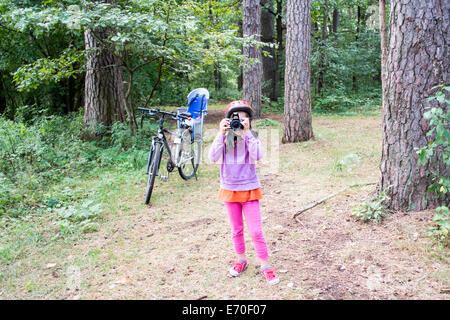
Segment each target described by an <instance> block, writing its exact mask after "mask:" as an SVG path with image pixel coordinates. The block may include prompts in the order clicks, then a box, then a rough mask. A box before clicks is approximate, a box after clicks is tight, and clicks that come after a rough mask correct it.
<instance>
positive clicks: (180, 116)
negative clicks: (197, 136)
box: [138, 107, 192, 120]
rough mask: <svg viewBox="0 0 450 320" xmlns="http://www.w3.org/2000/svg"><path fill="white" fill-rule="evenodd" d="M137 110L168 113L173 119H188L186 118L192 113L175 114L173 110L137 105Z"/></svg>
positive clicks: (152, 113) (150, 112) (149, 112)
mask: <svg viewBox="0 0 450 320" xmlns="http://www.w3.org/2000/svg"><path fill="white" fill-rule="evenodd" d="M138 110H142V111H147V112H148V114H149V115H155V114H163V115H168V116H171V117H172V119H174V120H178V119H179V118H181V119H183V118H184V119H188V118H190V117H192V115H191V114H190V113H179V114H176V113H175V112H168V111H161V110H159V109H148V108H140V107H138Z"/></svg>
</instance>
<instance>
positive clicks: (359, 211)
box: [352, 188, 389, 223]
mask: <svg viewBox="0 0 450 320" xmlns="http://www.w3.org/2000/svg"><path fill="white" fill-rule="evenodd" d="M387 189H388V188H386V189H385V190H383V191H382V192H381V193H380V194H379V195H378V196H376V197H374V198H372V199H371V200H370V201H365V202H363V203H362V204H360V205H358V207H356V208H354V209H352V216H353V217H355V218H356V219H358V220H361V221H363V222H367V221H370V220H375V221H376V222H377V223H378V222H380V221H381V220H382V219H383V218H384V217H386V216H387V215H388V214H389V212H388V211H387V208H386V206H385V205H384V204H383V203H385V201H386V200H388V199H389V197H388V195H387V194H386V191H387Z"/></svg>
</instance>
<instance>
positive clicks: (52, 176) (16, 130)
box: [0, 114, 157, 216]
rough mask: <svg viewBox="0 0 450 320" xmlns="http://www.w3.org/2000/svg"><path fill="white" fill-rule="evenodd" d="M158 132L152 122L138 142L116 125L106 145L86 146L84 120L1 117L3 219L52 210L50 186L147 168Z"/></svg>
mask: <svg viewBox="0 0 450 320" xmlns="http://www.w3.org/2000/svg"><path fill="white" fill-rule="evenodd" d="M156 126H157V124H155V123H148V122H147V123H146V124H145V126H144V128H143V130H139V131H138V133H137V134H136V135H135V136H132V135H131V133H130V130H129V129H128V127H127V126H126V125H124V124H122V123H115V124H114V125H113V126H112V128H111V130H110V131H109V132H108V131H105V130H106V128H103V131H105V132H104V135H103V138H102V139H101V140H94V141H83V140H82V138H81V136H82V135H83V133H84V129H83V120H82V117H81V115H76V114H73V115H70V116H45V117H41V118H38V119H37V120H35V122H34V123H32V124H30V125H25V124H24V123H18V122H13V121H10V120H6V119H4V118H2V117H0V137H1V142H0V215H5V214H6V215H8V216H18V215H21V214H22V213H24V212H26V211H27V210H30V209H31V208H36V207H44V208H47V207H51V205H52V200H51V199H48V196H45V195H44V194H45V190H46V189H47V188H48V186H49V185H51V184H56V183H58V182H60V181H61V180H62V179H64V178H66V177H70V176H77V175H80V174H83V173H86V172H88V171H89V170H91V169H92V168H95V167H98V166H100V167H107V166H119V167H122V168H125V169H133V168H134V169H136V168H140V167H143V166H145V163H146V161H147V159H146V157H147V153H148V148H149V145H150V142H151V139H150V136H151V135H152V134H153V133H154V132H155V128H156ZM55 201H56V200H55ZM53 205H56V203H53Z"/></svg>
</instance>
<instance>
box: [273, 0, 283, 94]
mask: <svg viewBox="0 0 450 320" xmlns="http://www.w3.org/2000/svg"><path fill="white" fill-rule="evenodd" d="M276 1H277V16H276V34H277V39H276V40H277V45H278V48H277V49H276V56H275V87H274V90H275V99H277V98H278V97H279V96H281V93H282V87H281V85H282V83H283V81H282V59H283V52H284V47H283V15H282V11H283V6H282V4H283V1H282V0H276Z"/></svg>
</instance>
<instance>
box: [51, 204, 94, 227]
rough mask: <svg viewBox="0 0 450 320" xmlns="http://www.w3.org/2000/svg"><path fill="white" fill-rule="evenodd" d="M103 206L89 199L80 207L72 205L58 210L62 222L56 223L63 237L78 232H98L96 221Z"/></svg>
mask: <svg viewBox="0 0 450 320" xmlns="http://www.w3.org/2000/svg"><path fill="white" fill-rule="evenodd" d="M101 210H102V208H101V205H100V204H98V203H95V202H94V200H90V199H87V200H85V201H84V202H83V203H81V204H79V205H71V206H68V207H62V208H59V209H57V213H58V216H59V217H60V220H58V221H56V222H55V225H57V226H58V227H59V228H60V234H61V235H68V234H73V233H74V232H76V231H77V230H80V231H81V232H83V233H87V232H94V231H97V230H98V224H97V223H96V219H97V218H98V215H99V214H100V213H101Z"/></svg>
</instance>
